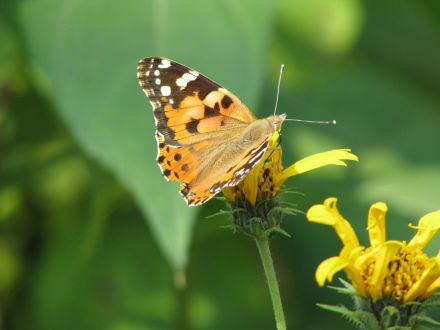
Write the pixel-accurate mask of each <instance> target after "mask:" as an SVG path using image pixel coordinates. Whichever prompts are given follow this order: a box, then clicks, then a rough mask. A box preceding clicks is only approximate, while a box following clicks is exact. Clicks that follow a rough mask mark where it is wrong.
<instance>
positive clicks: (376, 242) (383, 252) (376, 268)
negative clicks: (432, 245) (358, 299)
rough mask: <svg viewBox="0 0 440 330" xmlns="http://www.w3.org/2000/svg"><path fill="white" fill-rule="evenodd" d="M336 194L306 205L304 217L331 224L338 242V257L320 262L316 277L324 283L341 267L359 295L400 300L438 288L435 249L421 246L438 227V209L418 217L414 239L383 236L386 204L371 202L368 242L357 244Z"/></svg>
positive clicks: (439, 266)
mask: <svg viewBox="0 0 440 330" xmlns="http://www.w3.org/2000/svg"><path fill="white" fill-rule="evenodd" d="M336 201H337V199H336V198H327V199H326V200H325V201H324V203H323V204H319V205H315V206H313V207H311V208H310V209H309V210H308V212H307V219H308V220H309V221H311V222H316V223H320V224H324V225H330V226H332V227H333V228H334V229H335V231H336V233H337V235H338V236H339V238H340V239H341V241H342V243H343V248H342V250H341V252H340V253H339V256H336V257H331V258H329V259H326V260H324V261H323V262H322V263H321V264H320V265H319V266H318V268H317V270H316V281H317V282H318V284H319V285H320V286H323V285H324V284H325V282H326V281H331V280H332V278H333V275H334V274H335V273H337V272H339V271H341V270H344V271H345V273H346V274H347V276H348V278H349V279H350V280H351V282H352V284H353V286H354V287H355V289H356V290H357V291H358V293H360V294H361V295H362V296H364V297H366V298H369V299H371V300H372V301H373V302H375V301H378V300H391V301H396V302H400V303H407V302H411V301H420V300H424V299H425V298H427V297H429V296H430V295H432V294H433V293H434V292H435V291H436V290H437V289H438V288H439V287H440V250H439V252H438V254H437V256H435V257H428V256H427V255H426V254H425V252H423V248H424V247H425V246H426V245H427V244H428V243H429V241H430V240H431V239H432V237H433V236H434V235H435V234H436V233H437V231H438V230H439V229H440V210H438V211H435V212H431V213H428V214H426V215H425V216H423V217H422V218H421V219H420V220H419V223H418V225H417V226H412V225H410V227H411V228H414V229H417V232H416V234H415V235H414V237H413V238H412V239H411V240H410V241H409V242H408V243H407V242H405V241H395V240H389V241H387V240H386V235H385V215H386V212H387V205H386V204H385V203H383V202H378V203H374V204H373V205H372V206H371V207H370V211H369V214H368V226H367V230H368V234H369V239H370V246H369V247H364V246H362V245H360V243H359V241H358V238H357V236H356V234H355V232H354V230H353V228H352V227H351V225H350V223H349V222H348V221H347V220H345V219H344V218H343V217H342V215H341V214H340V213H339V211H338V209H337V207H336Z"/></svg>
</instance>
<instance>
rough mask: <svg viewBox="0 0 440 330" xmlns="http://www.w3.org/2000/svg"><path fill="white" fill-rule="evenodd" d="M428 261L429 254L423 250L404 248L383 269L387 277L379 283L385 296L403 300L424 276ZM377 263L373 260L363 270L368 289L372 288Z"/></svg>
mask: <svg viewBox="0 0 440 330" xmlns="http://www.w3.org/2000/svg"><path fill="white" fill-rule="evenodd" d="M428 261H429V258H428V256H427V255H426V254H425V253H423V252H422V250H409V249H405V248H402V250H401V251H400V253H399V254H398V255H397V256H396V258H395V259H394V260H391V261H390V262H389V263H388V265H387V267H386V269H384V270H383V271H384V272H386V275H385V278H384V280H383V282H382V283H378V285H382V293H383V297H388V298H391V299H393V300H396V301H403V298H404V296H405V294H406V293H407V292H408V291H409V290H410V289H411V288H412V286H413V285H414V283H416V282H417V281H418V280H419V279H420V277H421V276H422V274H423V271H424V270H425V269H426V267H427V263H428ZM375 263H376V262H375V260H372V262H370V263H368V264H367V265H365V267H364V268H363V270H362V278H363V280H364V282H365V284H366V288H367V291H370V290H371V289H372V288H371V286H370V284H371V277H372V274H373V271H374V268H375Z"/></svg>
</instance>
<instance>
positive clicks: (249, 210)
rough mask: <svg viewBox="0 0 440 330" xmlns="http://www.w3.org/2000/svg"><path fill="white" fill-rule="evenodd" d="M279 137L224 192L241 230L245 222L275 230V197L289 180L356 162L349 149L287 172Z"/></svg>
mask: <svg viewBox="0 0 440 330" xmlns="http://www.w3.org/2000/svg"><path fill="white" fill-rule="evenodd" d="M279 141H280V133H279V132H278V131H277V132H275V133H274V134H273V136H272V139H271V141H270V143H269V147H268V150H267V151H266V153H265V154H264V156H263V158H262V160H261V161H260V162H259V163H258V164H257V166H255V168H254V169H253V170H252V171H251V172H250V173H249V174H248V175H247V176H246V178H245V179H244V180H243V181H241V182H240V183H239V184H238V185H237V186H235V187H227V188H225V189H223V194H224V195H225V197H226V199H227V200H228V201H229V203H230V204H231V206H232V209H233V210H234V209H236V210H237V209H238V210H243V211H244V212H235V213H234V222H235V224H236V225H237V224H238V225H240V226H242V225H243V224H245V225H246V224H247V219H256V218H260V219H263V224H264V227H265V229H267V228H270V227H273V226H278V225H279V222H280V218H281V213H280V210H281V209H280V207H279V201H278V195H279V192H280V190H281V188H282V186H283V184H284V182H285V181H286V180H287V179H288V178H289V177H292V176H295V175H298V174H302V173H305V172H308V171H311V170H314V169H317V168H320V167H323V166H327V165H339V166H347V164H346V163H345V160H354V161H357V160H358V157H357V156H356V155H354V154H352V153H351V152H350V150H349V149H336V150H330V151H327V152H322V153H317V154H314V155H311V156H308V157H306V158H304V159H301V160H299V161H297V162H296V163H294V164H292V165H290V166H289V167H287V168H284V167H283V164H282V162H281V147H280V146H279Z"/></svg>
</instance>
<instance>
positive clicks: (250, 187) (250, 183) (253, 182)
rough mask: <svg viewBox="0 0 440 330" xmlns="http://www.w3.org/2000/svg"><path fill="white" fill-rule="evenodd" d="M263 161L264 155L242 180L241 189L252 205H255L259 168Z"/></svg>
mask: <svg viewBox="0 0 440 330" xmlns="http://www.w3.org/2000/svg"><path fill="white" fill-rule="evenodd" d="M263 161H264V157H263V159H262V160H261V162H260V163H259V164H258V165H257V166H255V168H254V169H253V170H252V171H251V172H250V173H249V174H248V175H247V176H246V178H245V179H244V181H243V185H242V188H241V189H242V191H243V194H244V196H245V197H246V199H247V200H248V202H249V203H251V204H252V205H255V202H256V201H257V195H258V178H259V176H260V173H261V168H262V166H263V164H262V162H263Z"/></svg>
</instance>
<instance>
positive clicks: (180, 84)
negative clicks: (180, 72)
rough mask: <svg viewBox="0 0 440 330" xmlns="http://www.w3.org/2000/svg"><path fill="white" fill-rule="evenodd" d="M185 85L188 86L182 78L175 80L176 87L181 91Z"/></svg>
mask: <svg viewBox="0 0 440 330" xmlns="http://www.w3.org/2000/svg"><path fill="white" fill-rule="evenodd" d="M187 84H188V81H187V80H185V79H183V78H177V80H176V85H177V86H179V87H181V89H183V88H185V87H186V85H187Z"/></svg>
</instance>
